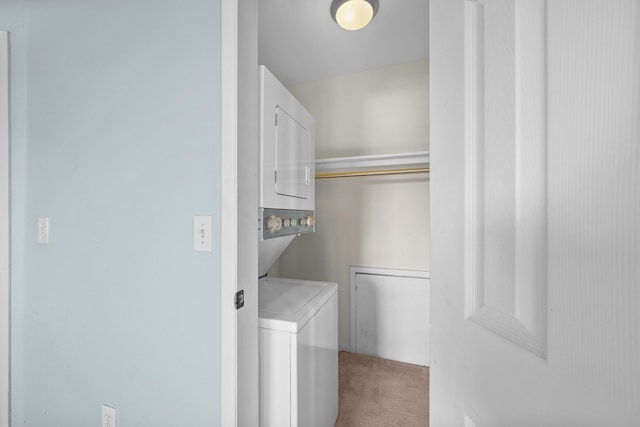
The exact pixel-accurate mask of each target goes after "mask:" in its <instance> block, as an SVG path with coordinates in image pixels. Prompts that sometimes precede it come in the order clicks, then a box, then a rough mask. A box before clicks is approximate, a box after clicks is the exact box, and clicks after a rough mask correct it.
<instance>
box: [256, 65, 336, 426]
mask: <svg viewBox="0 0 640 427" xmlns="http://www.w3.org/2000/svg"><path fill="white" fill-rule="evenodd" d="M314 132H315V124H314V120H313V117H312V116H311V115H310V114H309V113H308V112H307V111H306V110H305V109H304V107H303V106H302V105H301V104H300V103H299V102H298V101H297V100H296V99H295V98H294V97H293V95H291V93H289V91H288V90H287V89H286V88H285V87H284V86H283V85H282V84H281V83H280V82H279V81H278V79H277V78H276V77H275V76H274V75H273V74H271V72H270V71H269V70H268V69H267V68H266V67H264V66H262V65H261V66H260V200H259V209H258V210H259V212H258V222H259V225H260V226H259V230H260V233H259V236H260V237H259V243H258V254H259V273H260V277H261V278H260V279H259V283H258V295H259V319H258V325H259V340H260V343H259V352H260V356H259V357H260V426H261V427H285V426H286V427H330V426H333V425H334V424H335V421H336V418H337V416H338V295H337V284H335V283H324V282H312V281H307V280H294V279H283V278H274V277H267V276H266V275H267V271H268V270H269V268H271V266H272V265H273V263H274V262H275V261H276V260H277V259H278V257H279V256H280V255H281V254H282V252H283V251H284V250H285V249H286V248H287V246H288V245H289V243H291V241H292V240H293V239H294V238H295V237H296V236H298V235H300V234H304V233H311V232H314V231H315V177H314V175H315V135H314Z"/></svg>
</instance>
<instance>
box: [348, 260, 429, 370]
mask: <svg viewBox="0 0 640 427" xmlns="http://www.w3.org/2000/svg"><path fill="white" fill-rule="evenodd" d="M351 272H352V284H351V286H352V289H351V299H352V301H351V304H352V308H351V310H352V315H351V319H352V320H351V323H352V325H351V326H352V331H351V335H352V348H353V349H354V350H353V351H355V352H356V353H360V354H368V355H371V356H377V357H381V358H384V359H390V360H397V361H400V362H405V363H412V364H414V365H420V366H429V305H430V302H429V274H428V273H427V272H409V271H404V272H403V271H401V270H390V269H382V268H378V269H373V268H365V267H351ZM412 274H413V275H412Z"/></svg>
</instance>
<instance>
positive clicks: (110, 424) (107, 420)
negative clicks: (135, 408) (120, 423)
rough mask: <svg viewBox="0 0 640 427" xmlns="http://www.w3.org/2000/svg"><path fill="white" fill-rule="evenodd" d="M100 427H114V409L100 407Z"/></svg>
mask: <svg viewBox="0 0 640 427" xmlns="http://www.w3.org/2000/svg"><path fill="white" fill-rule="evenodd" d="M102 427H116V408H113V407H111V406H109V405H102Z"/></svg>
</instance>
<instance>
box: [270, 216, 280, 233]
mask: <svg viewBox="0 0 640 427" xmlns="http://www.w3.org/2000/svg"><path fill="white" fill-rule="evenodd" d="M281 228H282V218H280V217H277V216H275V215H271V216H270V217H269V218H268V219H267V230H269V233H271V234H273V233H275V232H277V231H280V229H281Z"/></svg>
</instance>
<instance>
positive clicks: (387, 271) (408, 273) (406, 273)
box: [341, 265, 431, 353]
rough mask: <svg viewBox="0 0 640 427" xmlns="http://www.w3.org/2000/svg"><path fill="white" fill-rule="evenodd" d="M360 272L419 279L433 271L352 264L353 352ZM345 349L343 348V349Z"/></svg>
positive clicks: (350, 268) (424, 277) (354, 349)
mask: <svg viewBox="0 0 640 427" xmlns="http://www.w3.org/2000/svg"><path fill="white" fill-rule="evenodd" d="M358 274H375V275H377V276H393V277H413V278H417V279H429V278H431V272H429V271H419V270H397V269H393V268H379V267H359V266H356V265H352V266H350V267H349V276H350V277H351V279H350V289H351V294H350V296H351V298H350V300H351V349H350V351H351V352H353V353H356V352H357V348H356V316H357V312H356V306H357V300H356V275H358ZM341 350H343V349H341Z"/></svg>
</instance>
